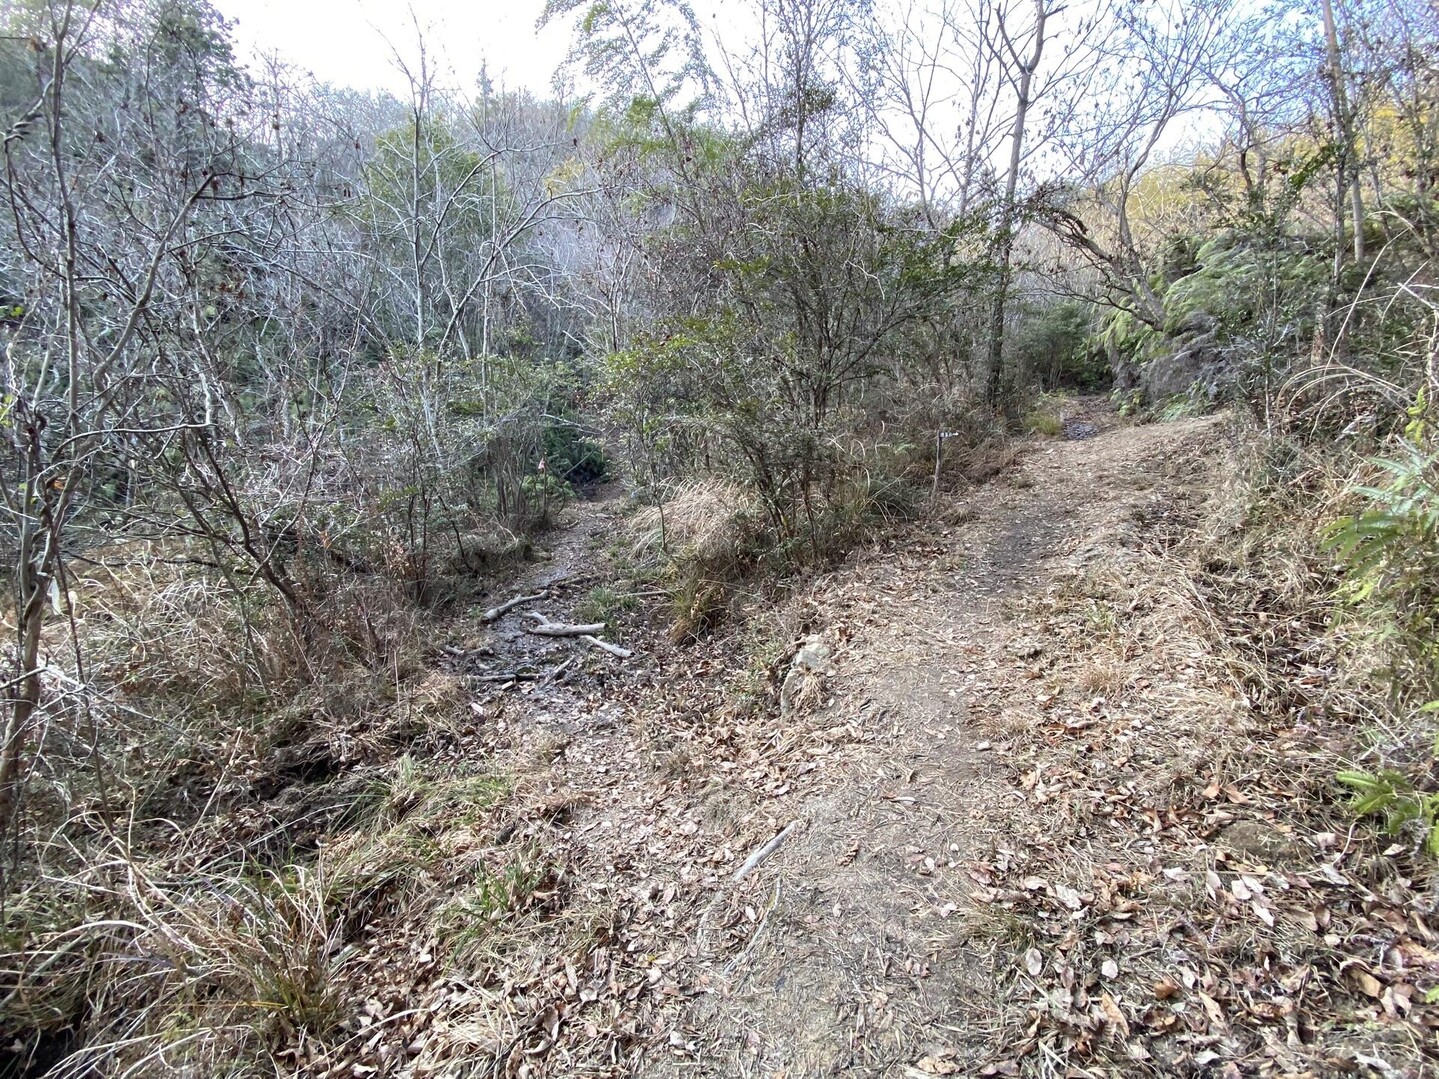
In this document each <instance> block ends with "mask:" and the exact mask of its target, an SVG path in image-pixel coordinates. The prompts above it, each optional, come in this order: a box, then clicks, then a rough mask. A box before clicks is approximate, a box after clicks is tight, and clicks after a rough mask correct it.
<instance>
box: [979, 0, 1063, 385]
mask: <svg viewBox="0 0 1439 1079" xmlns="http://www.w3.org/2000/svg"><path fill="white" fill-rule="evenodd" d="M1047 2H1048V0H1034V50H1033V51H1032V52H1031V53H1030V55H1029V59H1028V60H1027V61H1025V62H1023V63H1022V64H1020V67H1019V80H1018V82H1017V83H1016V84H1015V93H1016V98H1017V100H1016V101H1015V106H1014V128H1013V130H1012V131H1011V132H1010V137H1009V170H1008V172H1007V173H1006V175H1005V178H1004V201H1003V203H1002V204H1001V205H1000V211H999V251H998V253H997V260H996V261H997V262H998V264H999V279H998V281H997V282H996V285H995V292H994V300H993V302H992V304H991V305H990V309H989V371H988V375H987V378H986V381H985V389H984V398H985V400H986V401H987V402H988V403H989V404H990V405H996V404H998V403H999V390H1000V385H1001V383H1002V381H1003V375H1004V313H1005V306H1006V304H1007V302H1008V298H1009V282H1010V277H1011V276H1012V263H1013V260H1014V226H1015V212H1014V209H1015V207H1014V200H1015V194H1016V192H1017V191H1018V190H1019V167H1020V162H1021V161H1022V160H1023V159H1024V128H1025V124H1026V122H1027V121H1028V119H1029V105H1030V90H1031V87H1032V85H1033V82H1034V73H1035V71H1036V70H1037V69H1038V67H1039V60H1040V57H1041V56H1042V55H1043V53H1044V24H1045V20H1047V19H1048V18H1049V10H1048V8H1047V7H1046V6H1045V5H1046V4H1047ZM999 32H1000V34H1001V35H1002V36H1003V38H1004V44H1005V46H1006V48H1008V49H1009V51H1010V55H1011V57H1013V58H1014V59H1015V60H1016V61H1017V60H1018V56H1016V55H1015V53H1014V47H1013V45H1012V44H1011V43H1010V40H1009V36H1008V34H1006V33H1005V30H1004V26H1003V24H1002V23H1001V25H1000V28H999Z"/></svg>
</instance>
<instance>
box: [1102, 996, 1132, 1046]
mask: <svg viewBox="0 0 1439 1079" xmlns="http://www.w3.org/2000/svg"><path fill="white" fill-rule="evenodd" d="M1099 1007H1100V1009H1101V1010H1102V1011H1103V1012H1104V1018H1105V1019H1107V1020H1109V1024H1110V1026H1112V1027H1113V1028H1114V1031H1115V1034H1116V1035H1117V1036H1118V1037H1119V1038H1120V1039H1121V1040H1123V1039H1125V1038H1128V1037H1129V1022H1128V1020H1126V1019H1125V1018H1124V1013H1123V1012H1122V1011H1120V1010H1119V1004H1118V1003H1117V1002H1116V1001H1115V999H1114V998H1113V997H1112V996H1110V995H1109V994H1108V993H1101V994H1100V995H1099Z"/></svg>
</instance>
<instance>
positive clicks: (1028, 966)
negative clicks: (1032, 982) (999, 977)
mask: <svg viewBox="0 0 1439 1079" xmlns="http://www.w3.org/2000/svg"><path fill="white" fill-rule="evenodd" d="M1024 969H1025V970H1027V971H1029V974H1030V977H1032V978H1038V977H1039V972H1040V971H1042V970H1043V969H1044V953H1043V952H1041V951H1040V950H1039V949H1038V948H1031V949H1029V951H1027V952H1025V953H1024Z"/></svg>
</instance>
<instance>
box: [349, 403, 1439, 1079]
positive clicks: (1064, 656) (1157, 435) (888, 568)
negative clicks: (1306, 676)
mask: <svg viewBox="0 0 1439 1079" xmlns="http://www.w3.org/2000/svg"><path fill="white" fill-rule="evenodd" d="M1100 427H1101V430H1100V431H1099V432H1098V434H1097V437H1094V438H1092V439H1085V440H1081V441H1053V442H1038V443H1035V444H1033V445H1032V446H1030V447H1029V448H1028V450H1027V451H1026V452H1025V454H1024V455H1023V458H1022V462H1021V464H1020V465H1019V466H1018V467H1017V468H1016V469H1014V470H1013V471H1011V472H1010V473H1008V474H1007V475H1006V476H1004V477H1002V478H1001V479H1000V480H998V481H996V482H995V483H993V484H991V485H990V486H988V487H985V488H982V489H978V490H976V491H974V492H972V493H970V494H969V495H967V496H957V497H954V498H953V499H952V501H951V502H950V503H949V505H948V508H947V509H946V510H945V511H944V512H943V513H941V514H940V516H939V517H938V519H937V520H936V521H934V522H932V523H931V524H929V525H926V526H924V527H919V528H913V529H908V530H905V531H903V532H900V533H896V534H893V535H890V536H888V537H887V538H885V539H883V540H881V541H879V542H877V543H875V544H874V545H872V546H871V547H869V548H867V549H865V550H862V551H858V552H856V553H855V554H854V555H853V556H852V557H851V559H850V560H849V561H848V562H847V564H846V565H845V566H843V567H841V568H840V569H838V570H836V571H835V572H833V573H831V574H829V575H827V576H826V577H824V578H822V579H820V580H817V581H815V582H814V583H813V584H812V586H811V587H810V588H809V589H807V590H806V592H805V594H804V595H802V596H800V597H797V598H796V599H794V600H793V601H791V603H790V604H788V606H787V607H786V609H785V610H784V611H782V612H780V614H778V615H775V616H773V618H772V620H771V623H770V625H771V628H772V629H773V628H775V627H779V628H780V629H781V630H782V631H783V632H786V633H788V634H789V637H788V645H789V647H788V651H787V654H788V655H793V654H794V653H795V652H796V651H797V650H798V648H799V646H800V644H801V643H802V641H803V640H804V639H805V638H808V640H809V641H810V644H811V646H813V645H814V644H816V643H819V644H822V645H823V646H825V647H823V648H815V647H810V648H809V649H808V651H807V652H806V657H807V659H809V660H811V661H816V662H814V663H813V665H814V666H816V667H817V668H819V669H818V670H816V671H814V672H813V673H811V674H810V675H809V676H808V681H807V683H804V684H803V685H802V686H801V692H800V693H798V694H797V695H796V697H795V699H794V700H793V701H792V702H791V705H790V706H785V707H781V705H780V704H779V701H778V696H779V695H778V694H776V693H773V692H771V693H769V694H768V695H765V694H761V695H760V696H759V698H758V700H759V703H758V706H755V703H754V699H753V698H752V699H751V700H750V701H748V702H737V701H736V699H735V697H734V696H733V694H732V693H731V692H730V689H732V688H733V685H734V681H733V678H732V675H733V671H730V670H727V665H732V664H735V663H738V662H740V661H741V660H742V658H743V657H741V656H740V654H739V652H738V649H739V645H740V638H728V639H726V638H720V639H716V640H712V641H710V642H707V643H706V644H704V645H702V646H699V647H696V648H692V649H678V650H676V649H672V648H669V647H668V646H665V645H662V644H660V643H658V639H657V638H656V639H655V640H650V639H648V638H645V639H642V640H638V641H631V642H630V643H632V644H634V645H636V647H637V648H639V649H640V654H639V655H637V656H636V657H635V658H634V659H633V660H629V661H623V662H622V661H617V660H612V659H611V657H608V656H605V655H602V654H599V653H590V654H588V655H587V656H585V657H583V658H581V657H579V656H576V655H573V654H571V653H570V652H567V651H565V650H566V649H571V648H572V647H573V646H571V645H568V644H553V643H551V644H540V645H539V646H538V647H540V648H541V649H543V650H547V651H545V652H543V653H542V654H541V655H540V656H538V657H537V658H536V663H535V665H534V666H533V667H531V668H527V669H526V670H525V672H524V673H525V674H526V675H527V676H528V675H530V674H533V675H534V676H535V677H534V680H531V681H525V682H517V683H515V684H514V685H506V684H505V683H502V682H501V683H495V682H477V683H472V688H473V687H480V688H479V689H478V690H477V691H476V695H475V699H474V701H473V702H472V704H471V705H470V708H471V710H472V712H473V714H474V717H475V723H474V725H473V727H472V728H471V729H470V730H469V731H467V732H466V743H465V746H464V752H465V753H466V754H467V755H470V756H471V757H472V759H473V758H474V757H479V756H483V757H484V758H485V759H488V760H490V761H491V762H493V764H494V766H496V768H497V769H498V770H499V771H501V772H508V773H509V774H512V775H514V776H515V777H516V780H515V784H514V787H513V790H512V792H511V795H510V797H509V798H508V799H506V800H505V802H504V803H503V805H502V806H501V807H500V808H499V809H498V810H497V811H496V813H495V814H494V815H492V816H491V817H490V818H489V823H488V825H487V826H485V827H481V826H479V825H477V824H476V822H475V821H474V820H473V819H471V818H462V820H463V824H462V825H461V824H455V823H454V822H451V823H450V824H446V822H444V821H437V822H434V823H433V825H432V826H431V827H432V831H433V833H434V834H433V835H432V839H433V840H434V842H435V844H436V845H437V847H438V848H439V849H441V850H444V851H448V852H449V853H448V854H447V855H446V858H448V861H442V862H441V863H440V866H443V867H444V868H440V866H437V867H436V868H435V869H434V870H433V872H434V875H435V876H436V878H437V879H439V880H445V881H449V882H450V883H449V884H448V885H446V887H447V888H448V889H449V891H448V892H446V893H445V895H444V898H443V902H436V903H434V904H433V905H431V906H430V907H429V909H428V910H427V911H426V912H425V913H424V914H419V913H417V912H416V910H415V909H414V908H413V907H412V908H411V909H410V910H409V911H408V912H407V913H405V914H400V913H398V912H397V915H396V917H395V918H393V919H391V920H388V921H383V920H382V921H381V922H377V923H376V925H374V926H373V927H372V929H371V933H370V938H371V940H372V941H373V944H374V947H373V950H372V951H371V953H370V955H369V957H368V958H369V962H367V964H366V967H365V969H366V971H367V972H368V973H369V974H370V975H374V974H375V973H376V972H377V971H380V970H383V971H384V972H385V973H384V974H383V975H382V976H380V977H377V978H376V984H375V986H374V990H373V1003H374V1007H373V1015H372V1016H371V1017H370V1021H371V1022H372V1023H373V1026H374V1030H375V1032H376V1036H375V1037H374V1038H373V1039H371V1041H372V1044H370V1045H369V1048H368V1049H367V1050H366V1053H365V1054H363V1055H362V1057H363V1059H360V1058H352V1059H357V1060H358V1062H359V1063H361V1064H362V1065H363V1064H365V1062H366V1060H368V1061H371V1062H372V1063H373V1065H374V1066H380V1067H384V1068H386V1069H387V1070H388V1069H393V1070H395V1071H397V1072H399V1073H401V1074H414V1075H426V1074H442V1073H445V1072H446V1070H447V1069H448V1068H450V1067H452V1066H453V1065H455V1064H458V1063H459V1062H462V1061H468V1062H470V1064H471V1066H473V1064H474V1063H476V1062H481V1063H485V1062H487V1063H485V1066H487V1067H489V1069H490V1070H489V1071H488V1072H486V1071H485V1070H484V1068H483V1067H482V1068H481V1071H480V1072H479V1073H477V1074H493V1075H507V1076H509V1075H521V1074H529V1075H540V1074H548V1075H629V1074H636V1073H638V1074H643V1075H647V1076H655V1077H659V1076H668V1075H676V1074H690V1075H709V1076H716V1077H718V1076H735V1075H755V1076H760V1075H764V1076H773V1075H786V1076H792V1077H797V1076H811V1075H813V1076H819V1075H854V1076H870V1075H896V1076H900V1075H932V1074H940V1075H943V1074H956V1075H972V1074H1017V1073H1033V1074H1054V1075H1063V1074H1080V1075H1083V1074H1114V1073H1115V1072H1116V1071H1117V1072H1119V1073H1122V1074H1152V1075H1176V1074H1215V1075H1240V1074H1330V1073H1335V1072H1338V1071H1343V1072H1348V1073H1356V1074H1366V1073H1368V1074H1375V1075H1396V1074H1406V1075H1407V1074H1419V1073H1420V1071H1421V1069H1422V1063H1421V1061H1422V1059H1423V1057H1424V1054H1425V1053H1426V1052H1427V1051H1428V1049H1427V1048H1426V1046H1432V1031H1433V1025H1434V1023H1435V1017H1434V1014H1433V1012H1434V1008H1433V1007H1432V1006H1428V1005H1425V1003H1424V999H1425V992H1426V990H1428V989H1430V988H1431V987H1432V986H1433V985H1434V984H1435V981H1436V979H1439V956H1436V955H1435V953H1434V952H1433V951H1431V950H1430V947H1431V946H1432V945H1433V943H1434V940H1433V937H1432V935H1431V930H1430V928H1429V922H1428V920H1427V919H1428V916H1429V915H1431V914H1432V910H1428V909H1421V905H1419V904H1417V903H1416V902H1415V901H1414V893H1413V890H1412V887H1413V884H1414V878H1415V875H1416V874H1419V873H1421V872H1422V870H1421V867H1420V866H1419V864H1418V863H1416V862H1414V861H1412V859H1411V856H1410V854H1409V853H1408V852H1406V851H1405V850H1403V849H1400V848H1397V847H1393V848H1389V849H1387V850H1384V849H1381V848H1382V844H1381V845H1379V846H1376V845H1375V843H1374V841H1373V839H1372V837H1371V838H1368V839H1366V838H1365V837H1364V834H1361V833H1357V832H1354V831H1348V832H1347V833H1346V831H1345V829H1346V828H1347V820H1346V818H1345V816H1344V814H1343V813H1342V812H1341V811H1338V810H1336V809H1334V808H1333V807H1332V806H1331V805H1330V804H1329V794H1328V786H1327V783H1328V777H1329V776H1331V775H1332V773H1333V769H1334V767H1335V766H1336V763H1337V760H1338V757H1337V753H1338V752H1339V750H1340V749H1342V746H1343V745H1344V744H1345V742H1344V736H1343V733H1342V732H1334V731H1331V730H1329V729H1328V728H1327V727H1326V723H1325V720H1324V718H1323V716H1322V715H1320V714H1317V713H1315V712H1312V711H1306V710H1302V709H1301V710H1291V711H1286V712H1283V713H1282V714H1281V713H1280V712H1278V711H1275V710H1267V709H1263V708H1258V707H1256V706H1254V705H1253V703H1252V702H1251V701H1250V699H1249V697H1248V696H1247V695H1246V689H1245V685H1246V683H1245V677H1244V670H1243V669H1244V664H1245V663H1246V662H1247V661H1246V659H1245V657H1244V656H1243V655H1241V654H1240V653H1239V652H1237V651H1236V646H1235V644H1234V642H1232V641H1231V640H1230V639H1229V638H1228V636H1226V631H1225V629H1224V628H1223V627H1222V625H1221V623H1220V621H1219V620H1218V619H1217V618H1216V617H1215V615H1214V613H1213V612H1212V611H1211V610H1210V609H1209V608H1208V606H1206V604H1205V602H1204V601H1203V599H1202V596H1201V590H1200V589H1199V587H1198V586H1197V585H1196V582H1195V580H1194V579H1193V578H1192V577H1191V575H1190V567H1192V566H1194V565H1195V564H1196V563H1195V559H1196V558H1198V556H1199V553H1200V552H1201V549H1202V548H1203V547H1204V536H1203V535H1202V533H1203V531H1204V529H1203V528H1202V526H1203V525H1204V523H1205V522H1206V521H1208V522H1209V523H1210V524H1214V519H1213V512H1214V511H1215V510H1216V509H1217V508H1219V504H1218V503H1217V501H1216V500H1215V499H1214V496H1215V494H1216V491H1217V490H1218V489H1219V488H1220V487H1221V486H1222V483H1221V477H1222V474H1223V467H1222V466H1223V461H1224V449H1225V447H1224V443H1225V437H1226V436H1225V422H1224V420H1223V419H1222V418H1210V419H1200V420H1186V421H1183V422H1179V423H1173V424H1165V425H1155V426H1147V427H1127V426H1121V425H1118V424H1116V423H1114V422H1113V421H1104V420H1101V423H1100ZM620 527H621V522H620V516H619V507H618V505H617V504H615V503H612V502H606V503H600V504H597V505H590V506H587V507H584V509H583V512H582V513H581V515H580V520H579V522H578V523H577V525H576V527H575V529H573V530H572V531H571V532H570V533H569V534H568V537H569V538H567V539H566V540H564V541H563V543H562V544H561V546H560V548H559V549H558V550H557V551H556V560H555V561H554V562H551V563H549V564H548V565H547V566H546V567H545V568H543V569H542V570H540V571H538V572H537V574H536V575H533V576H532V579H530V580H522V581H520V582H518V586H517V589H516V591H519V592H523V591H527V590H529V586H530V585H533V584H539V583H551V584H554V583H556V582H561V584H560V586H559V587H558V588H557V589H556V590H555V592H554V593H553V596H552V599H551V600H549V601H546V603H545V605H544V606H545V609H546V613H548V614H550V615H551V616H553V617H561V616H564V615H568V614H571V613H573V612H572V607H567V606H566V602H565V596H566V592H565V585H564V584H563V581H565V580H568V581H569V582H570V588H571V591H570V592H569V593H568V594H569V595H570V597H571V599H573V597H574V595H575V594H576V592H575V587H576V586H578V585H579V584H581V583H582V579H583V578H584V577H585V575H586V574H589V573H593V572H597V571H598V569H599V567H600V561H601V559H600V555H599V552H600V551H602V550H603V549H604V548H605V547H606V546H607V545H608V544H610V543H611V542H612V541H613V539H614V537H615V536H616V535H617V534H618V531H619V529H620ZM557 567H558V568H557ZM542 576H543V577H544V578H545V580H544V581H542V580H541V579H540V578H541V577H542ZM577 578H578V579H577ZM512 617H514V616H507V617H506V619H501V620H500V621H499V622H497V623H495V624H494V625H492V626H485V627H480V626H478V625H477V626H476V627H475V632H474V635H473V636H471V637H470V638H468V639H466V640H463V641H459V642H458V643H456V644H454V645H452V646H451V647H450V648H449V651H448V653H447V655H448V657H449V658H448V660H447V663H448V664H449V665H450V666H451V667H452V668H453V669H456V670H462V671H468V672H469V674H470V676H471V677H473V676H474V675H475V674H476V673H480V674H481V676H482V677H488V676H487V675H484V674H483V671H485V670H489V669H490V668H491V667H494V668H496V669H498V668H499V667H504V668H505V670H517V669H518V667H517V665H516V664H515V663H514V660H513V656H514V650H515V649H517V648H519V649H528V648H533V647H535V641H534V639H533V638H529V639H527V638H525V637H523V636H522V635H521V634H520V633H519V630H518V627H517V626H515V625H514V624H513V623H510V622H508V621H507V619H509V618H512ZM1256 617H1257V614H1256ZM501 673H503V672H501ZM571 675H577V676H576V677H573V678H571ZM460 819H461V818H457V820H460ZM491 828H492V829H493V835H492V837H491V839H490V841H488V842H486V841H485V839H484V836H485V833H486V831H487V829H491ZM784 829H787V831H785V832H784V836H785V838H784V841H783V842H782V843H781V844H780V845H779V846H778V847H777V849H775V850H774V851H773V852H772V853H771V854H769V855H768V856H767V857H766V858H765V859H764V860H763V861H762V862H760V863H759V864H758V866H757V867H756V868H754V869H753V870H752V871H750V872H747V873H745V874H744V875H743V877H742V879H739V880H736V879H735V878H736V875H737V871H739V870H740V868H741V867H742V865H743V864H744V863H745V860H746V857H747V856H748V855H750V854H751V853H752V852H755V851H757V850H759V849H760V848H761V847H762V846H763V845H764V844H765V843H766V841H767V840H769V839H770V838H771V837H773V836H775V835H776V834H778V833H780V832H781V831H782V830H784ZM1366 834H1367V833H1366ZM461 840H464V842H461ZM457 867H458V868H457ZM476 880H479V881H480V882H481V885H479V886H477V885H476V884H475V881H476ZM495 882H499V883H495ZM477 889H478V890H477ZM476 896H479V898H476ZM420 906H421V907H422V908H423V907H424V906H425V905H424V904H421V905H420ZM436 911H438V912H439V914H440V915H442V916H440V917H437V916H436ZM387 956H388V957H390V959H391V960H392V962H383V960H384V959H385V957H387ZM385 1044H390V1045H391V1046H392V1048H391V1050H390V1052H389V1054H388V1055H387V1056H385V1057H384V1058H381V1057H380V1056H379V1055H378V1053H379V1050H378V1049H377V1048H376V1047H377V1046H383V1045H385ZM332 1063H334V1062H333V1061H332ZM346 1063H347V1065H348V1064H349V1063H350V1062H349V1061H347V1062H346ZM1085 1069H1090V1070H1089V1071H1086V1070H1085Z"/></svg>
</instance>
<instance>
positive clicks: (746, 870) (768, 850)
mask: <svg viewBox="0 0 1439 1079" xmlns="http://www.w3.org/2000/svg"><path fill="white" fill-rule="evenodd" d="M798 827H799V821H797V820H795V821H790V822H789V823H788V824H787V825H785V827H784V831H782V832H780V834H779V835H777V836H775V837H774V838H773V839H771V840H770V841H769V842H768V843H766V844H765V845H764V846H762V847H760V849H759V850H757V851H755V852H754V853H753V854H751V855H750V856H749V857H748V858H746V859H745V860H744V865H742V866H740V867H739V868H738V869H737V870H735V875H734V880H735V882H736V883H738V882H739V881H742V880H744V879H745V877H747V876H749V875H750V874H751V873H753V872H754V870H755V867H756V866H758V865H759V864H760V862H762V861H764V860H765V859H766V858H768V857H769V856H770V855H771V854H773V853H774V852H775V851H777V850H779V845H780V844H781V843H783V842H784V841H785V840H786V839H788V838H789V834H790V833H791V832H793V831H794V830H795V829H796V828H798Z"/></svg>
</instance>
